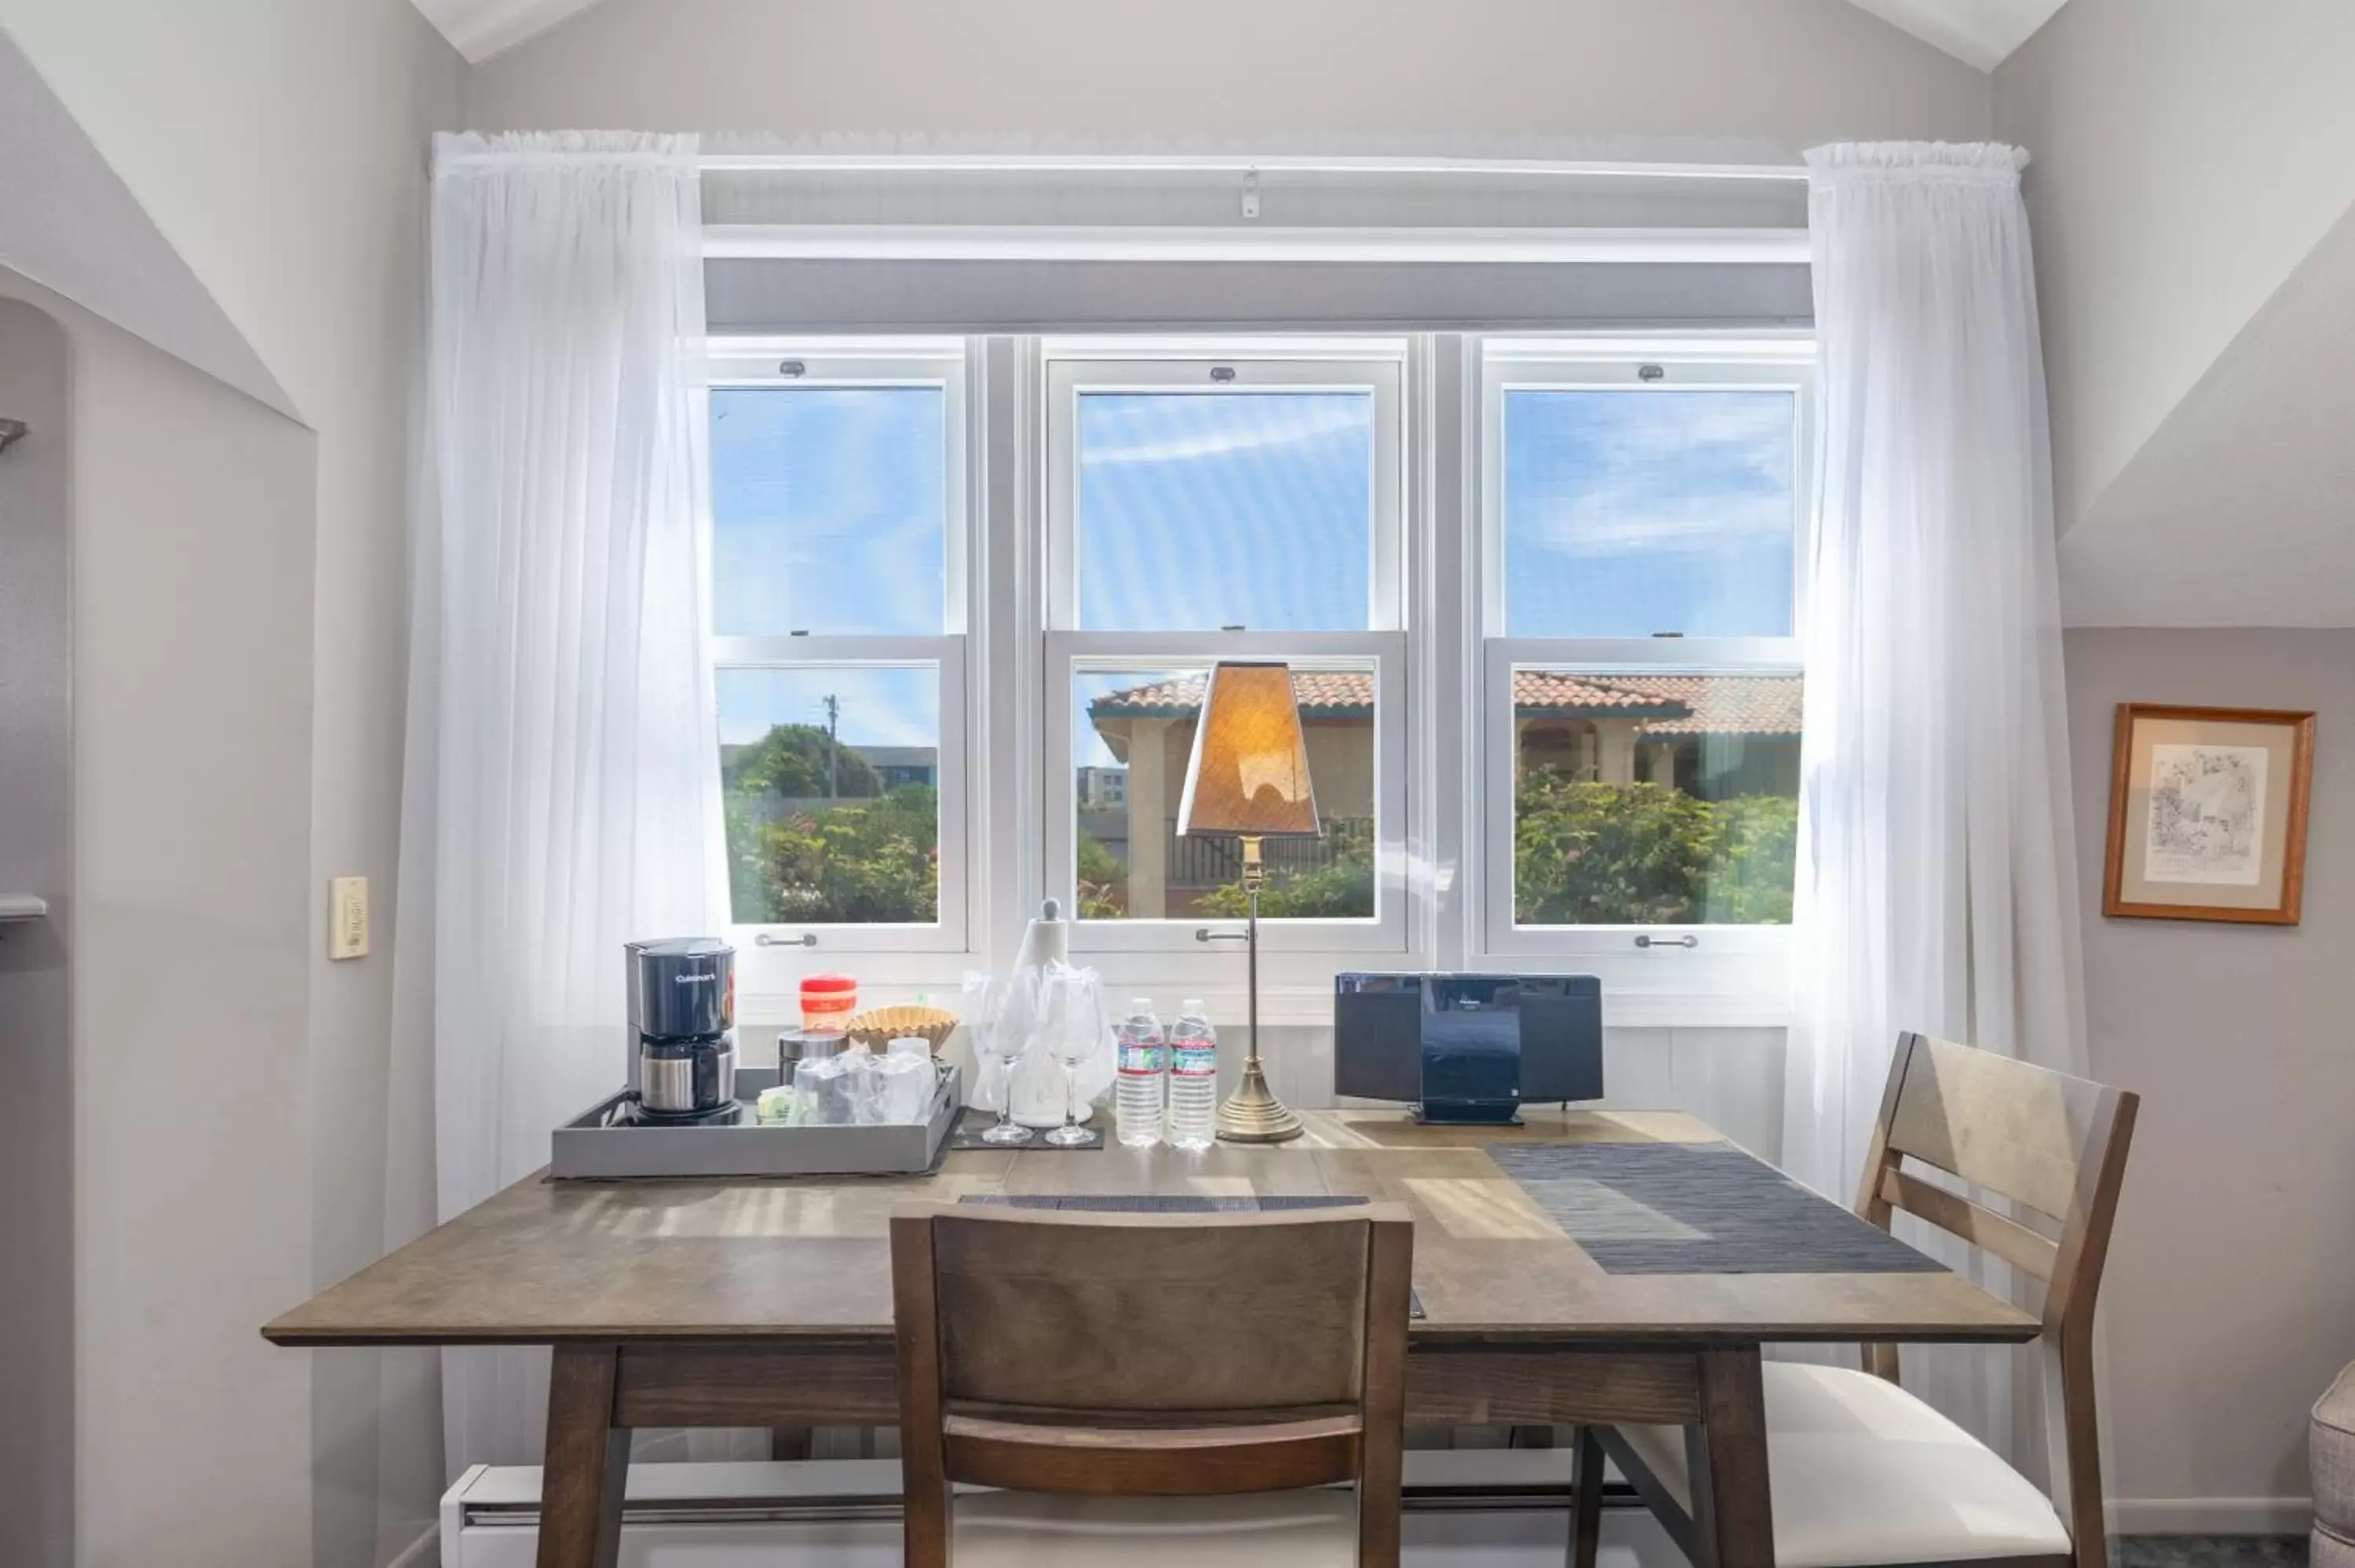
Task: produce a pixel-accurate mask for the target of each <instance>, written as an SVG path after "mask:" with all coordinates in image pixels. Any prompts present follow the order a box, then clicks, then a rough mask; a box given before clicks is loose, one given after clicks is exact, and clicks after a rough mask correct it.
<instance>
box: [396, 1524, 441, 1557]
mask: <svg viewBox="0 0 2355 1568" xmlns="http://www.w3.org/2000/svg"><path fill="white" fill-rule="evenodd" d="M441 1564H442V1527H441V1526H440V1525H438V1524H431V1525H428V1526H426V1527H425V1530H424V1532H423V1533H422V1534H421V1535H419V1536H418V1538H417V1539H416V1540H414V1541H412V1542H410V1543H409V1544H408V1545H406V1546H404V1547H402V1548H401V1549H400V1555H399V1556H397V1557H395V1558H394V1559H393V1560H392V1561H391V1562H389V1563H386V1564H385V1565H384V1568H441Z"/></svg>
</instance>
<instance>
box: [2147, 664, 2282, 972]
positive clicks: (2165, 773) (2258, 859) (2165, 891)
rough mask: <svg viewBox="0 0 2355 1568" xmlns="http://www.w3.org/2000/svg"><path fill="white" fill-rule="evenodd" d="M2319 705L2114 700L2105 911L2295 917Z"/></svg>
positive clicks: (2265, 919)
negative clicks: (2312, 709) (2306, 708)
mask: <svg viewBox="0 0 2355 1568" xmlns="http://www.w3.org/2000/svg"><path fill="white" fill-rule="evenodd" d="M2313 792H2314V715H2313V714H2311V713H2298V712H2291V711H2287V710H2283V709H2275V708H2211V707H2176V706H2169V705H2165V704H2159V703H2120V704H2119V705H2118V711H2117V730H2116V736H2115V740H2114V742H2113V748H2112V752H2111V758H2110V837H2109V852H2108V854H2107V856H2106V863H2105V872H2104V877H2103V887H2102V913H2103V914H2105V915H2107V916H2113V917H2121V918H2127V919H2143V920H2223V921H2230V922H2233V923H2236V924H2242V925H2256V926H2295V925H2296V924H2297V923H2298V915H2299V908H2300V905H2301V901H2302V899H2303V897H2304V894H2305V884H2306V828H2307V809H2308V807H2309V805H2310V804H2311V800H2312V796H2313Z"/></svg>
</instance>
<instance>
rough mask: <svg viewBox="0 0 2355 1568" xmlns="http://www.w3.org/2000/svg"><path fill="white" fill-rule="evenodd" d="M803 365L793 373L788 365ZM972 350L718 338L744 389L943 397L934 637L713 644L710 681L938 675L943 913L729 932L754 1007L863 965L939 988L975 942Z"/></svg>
mask: <svg viewBox="0 0 2355 1568" xmlns="http://www.w3.org/2000/svg"><path fill="white" fill-rule="evenodd" d="M789 366H793V367H797V369H794V368H789ZM978 371H979V366H978V363H977V355H974V354H972V353H971V352H969V350H968V346H967V344H966V343H965V341H964V339H961V338H944V339H934V338H890V339H871V340H862V339H830V340H824V341H820V342H810V341H805V340H797V339H788V338H769V337H727V338H716V339H714V340H712V342H711V344H710V348H709V374H710V384H711V386H712V387H713V388H714V389H715V390H718V389H721V388H735V387H755V388H758V387H795V388H807V387H937V388H939V389H941V391H942V392H943V396H944V398H945V402H944V405H943V410H942V417H943V427H944V445H945V450H944V452H943V461H944V463H945V465H946V466H945V468H944V475H945V479H946V486H945V491H944V501H945V505H946V517H945V519H944V525H945V534H944V536H943V551H942V562H943V569H944V575H945V578H946V581H945V584H944V588H943V605H942V632H941V634H940V635H938V636H863V635H811V634H807V633H800V632H794V633H789V634H785V635H774V636H759V637H717V636H715V637H714V638H713V639H712V640H711V663H712V667H713V671H714V673H715V675H716V674H717V673H719V672H720V671H726V670H731V669H785V670H789V669H824V668H829V667H865V668H921V667H931V668H935V669H937V670H938V672H939V677H940V742H939V747H940V751H939V797H940V836H939V855H938V868H939V877H940V884H939V918H938V919H937V920H936V921H934V922H933V923H932V924H929V925H915V924H907V925H849V924H825V923H820V924H809V925H773V924H762V925H731V926H730V939H731V940H732V941H733V942H734V943H735V944H736V947H737V949H738V951H739V953H740V955H742V957H741V958H740V963H741V973H742V975H743V981H742V985H743V989H744V991H746V992H747V995H748V999H757V1000H759V1001H761V1002H762V1003H763V1004H765V1005H767V1006H769V1007H773V1008H788V1009H789V1005H790V997H791V995H792V993H793V991H794V988H795V986H796V984H797V982H798V980H799V977H800V975H801V974H802V972H803V971H805V970H806V969H810V968H812V967H814V966H824V967H828V968H831V967H834V966H835V965H836V963H837V961H840V962H843V963H846V964H847V963H852V962H855V963H856V965H857V967H858V971H859V973H860V975H861V978H862V979H866V980H872V981H874V982H877V983H880V984H884V985H890V984H894V983H913V984H924V983H927V982H928V981H936V980H937V979H938V977H939V974H940V971H941V969H942V967H943V966H942V964H941V961H940V958H939V955H944V954H963V953H965V952H968V951H969V950H970V947H971V937H972V933H973V909H974V905H975V899H976V897H977V894H978V889H977V888H976V887H975V877H974V876H973V874H972V871H973V867H974V864H975V855H974V853H973V851H974V848H975V845H976V844H977V843H978V842H980V838H981V830H980V813H981V802H980V799H979V797H980V791H979V790H978V789H976V788H975V778H974V772H973V767H972V757H971V755H970V749H969V747H968V746H967V744H966V741H967V736H968V735H969V734H970V733H972V723H971V715H972V711H973V708H974V706H975V704H976V702H978V701H979V699H980V687H981V683H980V682H979V681H978V680H977V679H976V678H975V676H976V675H977V672H975V671H974V670H973V669H972V667H971V651H970V648H969V646H968V644H969V637H968V630H969V628H971V627H973V626H974V625H975V624H976V622H977V620H978V615H977V606H976V604H975V597H976V595H977V593H978V592H979V585H978V584H977V583H976V582H975V577H976V574H975V572H974V571H973V570H972V569H971V566H970V564H971V563H972V562H973V561H974V560H975V559H976V558H978V556H979V554H980V551H979V546H978V543H977V541H976V539H975V535H976V533H977V532H978V529H979V520H978V518H977V515H976V510H975V507H974V506H973V505H972V504H971V501H970V498H971V496H972V495H973V494H974V493H975V492H976V491H977V489H978V488H979V487H978V486H977V485H976V484H975V476H974V474H973V472H972V471H971V460H970V455H969V453H970V448H971V445H972V442H971V440H970V433H969V430H968V410H969V409H970V408H972V407H973V406H975V399H974V397H973V382H974V379H975V376H976V375H977V374H978Z"/></svg>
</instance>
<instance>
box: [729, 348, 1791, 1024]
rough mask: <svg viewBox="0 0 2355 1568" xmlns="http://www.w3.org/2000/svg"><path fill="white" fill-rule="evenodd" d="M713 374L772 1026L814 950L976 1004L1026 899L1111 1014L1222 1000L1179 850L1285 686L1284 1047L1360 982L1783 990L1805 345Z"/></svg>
mask: <svg viewBox="0 0 2355 1568" xmlns="http://www.w3.org/2000/svg"><path fill="white" fill-rule="evenodd" d="M713 364H714V381H713V393H712V425H711V448H712V474H713V487H712V509H713V514H714V539H713V571H714V575H713V579H712V609H713V616H714V622H715V627H716V631H717V636H716V641H715V649H716V664H717V670H716V674H715V689H716V692H717V696H718V703H719V727H720V756H719V758H718V766H719V773H720V778H721V780H722V785H723V793H724V796H725V800H726V805H727V818H728V834H729V842H728V848H729V868H730V895H731V899H732V903H733V911H734V918H735V920H736V922H737V924H738V927H739V935H738V941H739V944H740V946H744V947H751V948H760V947H768V946H784V947H785V948H786V950H785V951H784V952H783V953H781V954H778V955H775V956H774V957H773V958H767V959H763V958H759V957H756V958H755V959H754V960H753V963H752V966H751V970H750V971H749V974H748V980H749V983H750V984H751V987H752V989H753V993H754V994H763V993H765V994H766V995H768V996H770V997H781V996H782V995H783V992H784V991H786V990H787V989H788V988H789V984H790V980H791V978H792V975H793V973H794V971H795V969H798V968H799V967H801V966H803V965H804V964H805V963H806V962H807V961H808V960H806V959H804V958H803V956H802V954H801V951H800V944H802V943H804V942H810V943H813V944H814V945H815V946H816V947H817V948H818V949H819V954H818V955H817V957H818V958H819V959H820V961H827V960H826V959H825V958H824V955H825V954H826V952H828V951H833V952H836V953H837V954H839V955H840V961H841V962H842V964H843V966H844V967H847V968H851V969H856V970H857V971H858V973H860V974H861V975H862V977H867V978H870V979H872V980H874V981H875V982H876V983H877V985H878V986H879V988H881V989H882V990H884V991H899V990H905V991H920V990H922V991H940V990H945V989H948V988H952V987H954V985H955V984H956V983H957V980H958V977H959V974H960V973H961V971H962V970H963V969H966V968H968V967H973V968H993V969H1002V968H1004V967H1006V966H1007V964H1009V963H1011V962H1012V960H1013V956H1014V951H1015V948H1016V946H1017V944H1018V942H1019V941H1020V938H1021V931H1022V922H1023V920H1024V919H1025V918H1026V917H1027V916H1028V914H1029V913H1031V912H1033V911H1035V908H1036V904H1035V900H1036V899H1038V898H1039V896H1041V895H1045V896H1050V897H1054V898H1057V899H1060V900H1061V901H1062V903H1063V904H1064V906H1065V907H1066V908H1067V909H1068V910H1070V911H1071V913H1072V914H1073V915H1074V916H1076V917H1077V918H1076V923H1075V925H1074V927H1073V928H1072V932H1071V945H1072V948H1074V950H1075V952H1076V953H1078V954H1080V955H1083V959H1082V961H1085V962H1088V963H1090V964H1092V965H1095V966H1097V967H1099V968H1100V969H1102V970H1103V973H1104V975H1105V976H1106V979H1107V982H1108V983H1110V984H1112V985H1114V986H1115V987H1117V986H1120V985H1124V984H1134V985H1137V986H1141V987H1144V988H1146V990H1149V991H1154V992H1155V994H1159V993H1160V992H1162V991H1171V992H1178V993H1198V988H1199V993H1207V994H1209V995H1212V996H1231V995H1232V994H1233V992H1234V991H1235V990H1236V989H1237V988H1238V987H1239V983H1240V982H1239V979H1238V976H1239V973H1240V971H1239V970H1238V969H1237V965H1236V962H1235V955H1234V952H1233V949H1232V948H1227V947H1222V946H1215V945H1210V944H1209V943H1208V942H1206V940H1205V937H1206V936H1207V935H1209V934H1224V933H1227V932H1231V931H1233V930H1234V929H1235V926H1236V922H1238V921H1239V919H1240V917H1241V915H1242V913H1243V910H1244V907H1245V905H1244V899H1243V896H1242V892H1241V864H1240V856H1239V853H1238V846H1237V845H1235V844H1234V843H1232V842H1228V841H1225V840H1221V839H1218V838H1194V837H1189V836H1181V835H1179V834H1178V833H1177V831H1176V830H1177V806H1178V802H1179V800H1180V797H1181V795H1182V793H1183V789H1184V781H1185V774H1186V768H1187V766H1188V761H1189V760H1190V757H1191V752H1192V742H1193V736H1194V730H1195V726H1196V725H1197V723H1198V721H1199V715H1200V707H1201V701H1202V694H1203V691H1204V689H1205V686H1206V683H1207V675H1208V672H1209V669H1210V667H1211V666H1212V665H1213V664H1214V663H1216V662H1218V661H1219V660H1220V659H1280V660H1283V661H1284V662H1286V663H1288V664H1290V665H1291V667H1292V669H1293V672H1294V683H1295V695H1296V696H1297V698H1298V702H1299V707H1300V712H1301V715H1302V721H1303V725H1304V728H1305V736H1306V740H1307V748H1308V756H1309V762H1310V767H1311V769H1312V772H1313V774H1314V782H1315V787H1316V799H1317V807H1318V813H1319V817H1320V820H1321V825H1322V831H1321V832H1320V833H1319V835H1318V836H1317V837H1316V839H1314V840H1300V841H1283V840H1278V841H1271V842H1269V844H1268V845H1267V851H1266V853H1267V863H1268V870H1269V876H1268V883H1267V886H1266V888H1265V890H1264V893H1263V901H1262V911H1263V920H1264V924H1263V931H1262V964H1261V972H1262V979H1263V1001H1265V1002H1266V1003H1267V1008H1266V1012H1265V1015H1267V1016H1270V1017H1282V1018H1284V1019H1287V1020H1291V1021H1302V1022H1306V1021H1314V1020H1319V1019H1322V1018H1323V1017H1325V1016H1326V1015H1327V1008H1328V1007H1329V998H1330V986H1331V976H1332V974H1333V972H1334V971H1335V970H1336V969H1341V968H1347V967H1367V968H1385V967H1426V968H1435V967H1472V968H1478V967H1496V968H1512V969H1546V968H1549V967H1550V968H1556V969H1563V968H1568V969H1581V970H1594V971H1597V972H1601V973H1603V974H1604V976H1605V977H1606V984H1607V985H1609V986H1610V987H1612V988H1613V990H1614V993H1615V994H1619V995H1621V996H1623V997H1624V996H1626V995H1628V994H1629V993H1631V992H1642V991H1650V992H1652V993H1653V994H1654V996H1655V997H1656V998H1657V999H1659V1001H1658V1004H1657V1006H1656V1007H1655V1008H1654V1010H1653V1011H1652V1012H1650V1013H1649V1014H1647V1016H1655V1017H1664V1018H1674V1019H1676V1020H1679V1021H1681V1020H1683V1019H1685V1018H1686V1017H1688V1016H1689V1015H1690V1014H1692V1013H1693V1012H1694V1010H1693V1009H1692V1008H1690V1007H1689V1006H1688V1005H1687V1003H1686V1000H1685V999H1687V998H1690V997H1695V996H1700V997H1710V998H1715V999H1717V1001H1714V1002H1711V1003H1710V1004H1709V1006H1708V1007H1707V1009H1706V1010H1705V1011H1706V1015H1707V1016H1710V1017H1712V1018H1714V1017H1719V1016H1729V1015H1732V1014H1737V1013H1738V1014H1740V1015H1742V1016H1744V1017H1747V1016H1751V1015H1752V1013H1754V1012H1760V1011H1762V1010H1767V1009H1769V1008H1770V1007H1771V1005H1772V1004H1771V1002H1770V1001H1767V1000H1764V999H1769V998H1771V997H1772V996H1774V995H1775V994H1778V993H1779V991H1780V989H1781V975H1780V972H1779V965H1780V962H1781V958H1780V955H1781V953H1782V952H1783V950H1784V947H1785V932H1786V929H1787V927H1788V923H1789V921H1790V918H1791V906H1792V874H1793V864H1794V860H1795V856H1796V816H1797V805H1796V802H1797V794H1798V749H1799V738H1800V728H1801V721H1802V708H1803V701H1804V692H1805V680H1804V672H1803V669H1802V667H1801V662H1800V659H1799V653H1798V645H1797V642H1796V638H1795V636H1794V633H1795V630H1796V627H1797V625H1798V622H1799V619H1800V613H1801V610H1802V609H1803V605H1802V603H1801V592H1802V588H1801V584H1802V581H1803V578H1802V574H1801V572H1800V569H1799V567H1800V562H1801V561H1802V559H1803V557H1804V555H1805V548H1804V546H1805V540H1804V519H1805V518H1806V515H1807V510H1808V509H1807V499H1808V498H1807V494H1806V491H1807V485H1808V480H1809V475H1808V467H1807V462H1806V456H1805V454H1806V453H1807V451H1808V450H1809V442H1810V440H1811V439H1812V420H1813V417H1814V415H1813V388H1812V377H1813V352H1812V345H1811V344H1808V343H1807V342H1806V341H1805V340H1804V339H1792V338H1766V337H1741V336H1732V335H1729V336H1726V337H1721V338H1715V339H1707V340H1691V341H1681V342H1664V341H1647V342H1641V343H1638V342H1635V341H1631V340H1627V339H1614V338H1601V337H1582V338H1571V337H1561V338H1553V339H1534V338H1529V339H1510V340H1508V339H1497V338H1481V337H1478V336H1473V335H1463V334H1427V335H1416V336H1412V337H1400V338H1379V339H1377V338H1340V337H1327V338H1281V339H1279V338H1273V337H1257V338H1245V337H1227V338H1220V339H1204V338H1179V337H1161V338H1153V339H1135V338H1130V339H1120V340H1114V339H1108V338H1077V337H1071V338H1043V339H1042V338H1037V337H1021V336H999V337H984V338H975V339H973V340H970V344H969V345H968V343H967V342H966V341H964V340H921V341H919V340H913V339H899V340H866V341H850V340H837V341H834V342H830V343H826V344H806V343H805V344H788V343H781V342H771V341H767V340H752V339H736V340H722V342H721V344H720V345H719V347H718V348H717V349H716V351H715V354H714V360H713ZM969 453H970V454H974V458H973V461H972V462H971V463H970V465H969V464H968V454H969ZM983 454H986V460H985V457H984V455H983ZM969 498H970V499H969ZM985 734H986V736H988V739H989V742H990V744H988V745H987V746H986V747H985V746H982V745H980V744H978V737H980V736H983V735H985ZM969 737H971V738H973V739H974V740H975V744H974V745H973V746H971V747H968V744H967V742H968V739H969ZM985 911H986V917H985V913H984V912H985ZM1688 941H1689V942H1691V943H1693V944H1696V945H1697V946H1698V948H1699V949H1700V950H1699V951H1698V952H1694V951H1692V950H1690V949H1689V948H1687V946H1686V944H1687V943H1688ZM1639 943H1640V944H1642V945H1639ZM1630 966H1632V968H1631V967H1630ZM1718 1002H1722V1004H1723V1005H1722V1006H1719V1005H1718V1004H1717V1003H1718ZM1646 1005H1651V1004H1646ZM1744 1008H1748V1009H1749V1011H1748V1012H1744V1011H1743V1009H1744Z"/></svg>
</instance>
